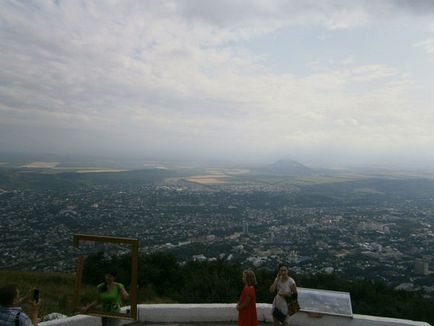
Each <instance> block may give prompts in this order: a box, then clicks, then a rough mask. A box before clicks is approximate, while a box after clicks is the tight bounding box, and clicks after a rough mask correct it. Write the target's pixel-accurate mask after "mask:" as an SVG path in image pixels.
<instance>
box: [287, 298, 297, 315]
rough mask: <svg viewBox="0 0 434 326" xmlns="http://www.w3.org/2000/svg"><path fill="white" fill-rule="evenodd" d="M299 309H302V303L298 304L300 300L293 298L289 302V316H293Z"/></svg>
mask: <svg viewBox="0 0 434 326" xmlns="http://www.w3.org/2000/svg"><path fill="white" fill-rule="evenodd" d="M298 311H300V305H299V304H298V300H292V301H291V302H289V303H288V316H292V315H293V314H295V313H296V312H298Z"/></svg>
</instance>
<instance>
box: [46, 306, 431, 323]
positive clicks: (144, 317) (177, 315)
mask: <svg viewBox="0 0 434 326" xmlns="http://www.w3.org/2000/svg"><path fill="white" fill-rule="evenodd" d="M256 309H257V313H258V320H259V321H260V323H271V318H272V317H271V305H270V304H267V303H258V304H257V306H256ZM137 314H138V316H137V317H138V322H142V323H144V324H158V323H162V324H164V323H198V322H200V323H219V322H222V323H225V322H234V323H235V322H236V321H237V318H238V312H237V310H236V309H235V304H233V303H226V304H225V303H211V304H141V305H138V306H137ZM130 323H131V321H130V320H119V323H118V324H119V326H121V325H127V324H130ZM40 325H41V326H99V325H101V321H100V318H98V317H92V316H83V315H78V316H74V317H69V318H65V319H59V320H53V321H48V322H43V323H40ZM289 325H297V326H318V325H321V326H430V324H428V323H426V322H418V321H411V320H405V319H396V318H385V317H375V316H366V315H357V314H355V315H353V317H352V318H350V317H340V316H332V315H321V314H315V313H309V312H304V311H301V312H298V313H297V314H295V315H293V316H292V317H290V319H289Z"/></svg>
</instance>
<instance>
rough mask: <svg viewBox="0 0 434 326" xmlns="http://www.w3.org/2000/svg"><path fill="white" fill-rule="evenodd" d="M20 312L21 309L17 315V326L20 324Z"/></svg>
mask: <svg viewBox="0 0 434 326" xmlns="http://www.w3.org/2000/svg"><path fill="white" fill-rule="evenodd" d="M20 313H21V311H18V313H17V314H16V316H15V326H20Z"/></svg>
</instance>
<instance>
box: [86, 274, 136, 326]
mask: <svg viewBox="0 0 434 326" xmlns="http://www.w3.org/2000/svg"><path fill="white" fill-rule="evenodd" d="M115 280H116V272H114V271H109V272H106V273H105V282H104V283H101V284H98V286H97V289H98V298H97V300H95V301H94V302H92V303H90V304H89V305H87V306H86V307H85V308H84V312H87V311H89V309H91V308H92V307H94V306H96V305H101V307H102V311H103V312H109V313H110V312H112V313H119V312H120V311H121V304H122V301H125V300H127V299H128V297H129V295H128V292H127V291H126V290H125V287H124V286H123V284H122V283H118V282H115ZM110 320H111V318H107V317H102V326H107V325H110Z"/></svg>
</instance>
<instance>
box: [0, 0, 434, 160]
mask: <svg viewBox="0 0 434 326" xmlns="http://www.w3.org/2000/svg"><path fill="white" fill-rule="evenodd" d="M433 90H434V1H431V0H426V1H425V0H394V1H392V0H366V1H361V0H352V1H334V0H303V1H301V0H299V1H291V0H288V1H271V0H249V1H239V0H219V1H202V0H188V1H182V0H180V1H164V0H163V1H162V0H158V1H152V0H150V1H128V0H122V1H102V0H99V1H92V0H85V1H69V0H68V1H62V0H56V1H27V0H26V1H9V0H1V1H0V151H20V152H26V151H29V152H45V153H66V154H70V153H74V154H75V153H82V154H86V153H87V154H105V155H107V154H109V155H118V156H135V155H136V156H138V157H153V158H158V157H161V158H172V159H177V158H179V159H206V160H214V159H219V160H229V161H239V162H259V161H263V162H266V161H269V162H272V161H274V160H277V159H280V158H282V157H285V158H288V157H290V158H293V159H296V160H298V161H300V162H302V163H305V164H307V165H311V166H322V165H323V166H346V165H348V166H350V165H363V164H367V165H370V164H371V165H402V166H407V165H408V166H431V165H434V112H433V111H434V91H433Z"/></svg>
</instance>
